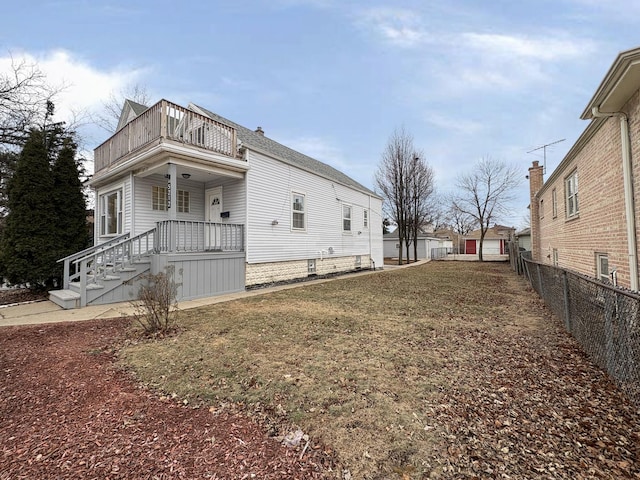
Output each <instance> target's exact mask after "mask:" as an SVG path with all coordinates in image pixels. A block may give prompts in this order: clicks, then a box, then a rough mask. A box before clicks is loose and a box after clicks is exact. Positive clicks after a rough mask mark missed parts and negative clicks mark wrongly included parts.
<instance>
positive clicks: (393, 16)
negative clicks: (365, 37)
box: [358, 8, 427, 47]
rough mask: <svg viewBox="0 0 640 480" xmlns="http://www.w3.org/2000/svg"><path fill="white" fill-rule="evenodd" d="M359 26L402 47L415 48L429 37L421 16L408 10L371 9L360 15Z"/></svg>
mask: <svg viewBox="0 0 640 480" xmlns="http://www.w3.org/2000/svg"><path fill="white" fill-rule="evenodd" d="M358 24H360V25H362V26H364V27H365V28H367V29H371V30H373V31H374V33H376V34H377V35H380V36H381V37H382V38H383V40H386V41H388V42H390V43H391V44H393V45H397V46H400V47H415V46H417V45H420V44H421V43H423V42H424V41H425V39H426V37H427V34H426V33H427V32H426V31H425V30H424V27H423V26H422V25H421V20H420V15H419V14H418V13H417V12H414V11H411V10H406V9H400V8H397V9H393V8H373V9H369V10H367V11H365V12H361V13H360V15H359V20H358Z"/></svg>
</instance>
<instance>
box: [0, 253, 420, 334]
mask: <svg viewBox="0 0 640 480" xmlns="http://www.w3.org/2000/svg"><path fill="white" fill-rule="evenodd" d="M426 262H428V260H421V261H418V262H416V263H411V264H409V265H385V266H384V270H387V271H388V270H394V269H397V268H406V267H410V266H416V265H422V264H424V263H426ZM381 271H383V270H375V271H372V270H365V271H362V272H356V273H348V274H345V275H339V276H336V277H331V278H322V279H318V280H309V281H306V282H298V283H291V284H287V285H278V286H275V287H266V288H259V289H256V290H248V291H242V292H237V293H230V294H227V295H218V296H215V297H205V298H198V299H196V300H186V301H184V302H179V303H178V308H179V309H180V310H188V309H190V308H196V307H203V306H205V305H213V304H215V303H222V302H229V301H231V300H237V299H239V298H247V297H253V296H256V295H264V294H266V293H271V292H277V291H280V290H288V289H290V288H298V287H302V286H305V285H315V284H317V283H324V282H331V281H333V280H337V279H340V278H349V277H355V276H359V275H371V274H374V273H378V272H381ZM133 312H134V306H133V305H131V303H129V302H121V303H111V304H109V305H90V306H88V307H84V308H76V309H73V310H64V309H63V308H62V307H59V306H58V305H56V304H55V303H53V302H51V301H49V300H43V301H40V302H32V303H26V304H20V305H14V306H0V327H6V326H11V325H38V324H45V323H58V322H79V321H82V320H93V319H97V318H118V317H127V316H130V315H131V314H132V313H133Z"/></svg>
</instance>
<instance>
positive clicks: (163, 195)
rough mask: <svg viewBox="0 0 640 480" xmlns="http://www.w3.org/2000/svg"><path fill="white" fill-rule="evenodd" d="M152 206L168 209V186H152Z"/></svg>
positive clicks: (153, 207)
mask: <svg viewBox="0 0 640 480" xmlns="http://www.w3.org/2000/svg"><path fill="white" fill-rule="evenodd" d="M151 208H152V209H153V210H166V209H167V187H159V186H157V185H154V186H153V187H151Z"/></svg>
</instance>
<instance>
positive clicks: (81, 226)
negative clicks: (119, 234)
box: [51, 135, 88, 276]
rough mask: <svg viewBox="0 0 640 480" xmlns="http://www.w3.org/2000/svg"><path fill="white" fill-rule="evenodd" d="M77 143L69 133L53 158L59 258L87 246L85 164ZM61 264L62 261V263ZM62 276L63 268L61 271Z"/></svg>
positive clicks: (53, 198) (59, 273) (57, 253)
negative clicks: (79, 161) (82, 161)
mask: <svg viewBox="0 0 640 480" xmlns="http://www.w3.org/2000/svg"><path fill="white" fill-rule="evenodd" d="M76 149H77V146H76V144H75V143H74V142H73V139H72V138H71V137H69V136H68V135H66V136H64V137H63V139H62V146H61V148H60V149H59V151H58V152H57V155H56V156H55V158H54V160H53V165H52V174H53V193H52V196H51V200H52V202H53V207H54V210H55V218H56V222H55V223H56V225H55V237H56V244H57V245H56V247H57V248H56V258H57V259H60V258H63V257H66V256H67V255H70V254H72V253H76V252H78V251H80V250H83V249H85V248H87V246H88V245H87V241H88V238H87V236H88V235H87V234H88V231H87V227H86V223H87V222H86V203H85V198H84V194H83V192H82V182H81V181H80V174H81V166H80V165H79V163H78V162H77V160H76ZM58 265H59V266H60V264H58ZM57 273H58V275H56V276H61V274H62V271H61V270H60V271H59V272H57Z"/></svg>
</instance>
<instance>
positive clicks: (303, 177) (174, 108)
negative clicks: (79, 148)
mask: <svg viewBox="0 0 640 480" xmlns="http://www.w3.org/2000/svg"><path fill="white" fill-rule="evenodd" d="M90 185H91V187H92V189H93V190H94V193H95V200H96V201H95V210H96V211H95V218H96V222H95V230H94V238H95V245H94V247H92V248H91V249H88V250H87V251H84V252H79V253H78V254H76V255H74V256H70V257H68V258H67V259H64V263H65V272H66V274H65V285H63V287H64V288H63V289H62V291H61V293H60V292H58V293H55V292H52V296H51V298H52V300H54V301H56V298H54V297H55V296H56V295H58V296H60V297H63V298H62V300H60V299H58V303H60V304H62V305H63V306H65V308H72V307H75V306H84V305H87V304H92V303H93V304H99V303H111V302H116V301H123V300H129V299H131V298H132V297H133V298H135V296H136V295H137V291H138V289H139V286H140V285H139V284H140V282H141V281H144V277H145V274H146V273H158V272H161V271H164V270H165V268H166V267H168V266H170V267H173V271H174V279H175V281H176V284H177V286H178V299H191V298H197V297H203V296H211V295H217V294H223V293H229V292H233V291H239V290H243V289H245V288H246V287H248V286H253V285H260V284H268V283H272V282H278V281H284V280H291V279H295V278H301V277H307V276H309V275H322V274H328V273H337V272H347V271H352V270H356V269H361V268H362V269H368V268H376V267H382V265H383V243H382V229H381V228H380V223H381V221H382V216H381V209H382V199H381V198H380V197H379V196H378V195H376V194H375V193H374V192H372V191H371V190H369V189H368V188H366V187H364V186H362V185H361V184H359V183H358V182H356V181H354V180H353V179H351V178H350V177H348V176H347V175H345V174H343V173H342V172H340V171H338V170H336V169H334V168H333V167H331V166H329V165H327V164H324V163H322V162H319V161H317V160H315V159H313V158H310V157H308V156H306V155H303V154H301V153H299V152H296V151H295V150H292V149H290V148H288V147H286V146H284V145H281V144H279V143H277V142H275V141H273V140H271V139H269V138H268V137H266V136H265V134H264V132H263V130H262V129H261V128H260V127H258V129H257V130H255V131H254V130H250V129H247V128H245V127H242V126H240V125H238V124H236V123H234V122H231V121H229V120H227V119H225V118H223V117H221V116H219V115H217V114H215V113H213V112H211V111H209V110H206V109H204V108H202V107H199V106H197V105H194V104H190V105H189V106H188V107H187V108H184V107H181V106H179V105H177V104H174V103H172V102H169V101H166V100H161V101H160V102H158V103H157V104H155V105H153V106H151V107H149V108H146V107H144V106H142V105H140V104H136V103H135V102H126V103H125V106H124V108H123V113H122V117H121V120H120V124H119V129H118V131H117V132H116V133H115V134H114V135H113V136H112V137H111V138H109V139H108V140H107V141H106V142H104V143H103V144H102V145H100V146H99V147H97V148H96V150H95V174H94V176H93V178H92V180H91V182H90Z"/></svg>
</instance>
